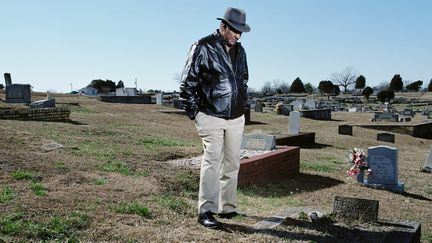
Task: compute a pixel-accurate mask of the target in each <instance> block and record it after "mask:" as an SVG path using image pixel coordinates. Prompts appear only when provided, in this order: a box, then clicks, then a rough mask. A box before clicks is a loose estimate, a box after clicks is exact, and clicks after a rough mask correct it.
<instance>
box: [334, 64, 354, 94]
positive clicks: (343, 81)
mask: <svg viewBox="0 0 432 243" xmlns="http://www.w3.org/2000/svg"><path fill="white" fill-rule="evenodd" d="M357 76H358V74H357V71H356V70H355V69H354V68H353V67H346V68H345V69H344V70H342V72H340V73H338V72H336V73H332V75H331V77H330V79H331V80H332V81H333V82H334V83H335V84H337V85H338V86H342V87H343V88H344V94H346V92H347V89H348V87H349V86H351V85H353V84H355V82H356V78H357Z"/></svg>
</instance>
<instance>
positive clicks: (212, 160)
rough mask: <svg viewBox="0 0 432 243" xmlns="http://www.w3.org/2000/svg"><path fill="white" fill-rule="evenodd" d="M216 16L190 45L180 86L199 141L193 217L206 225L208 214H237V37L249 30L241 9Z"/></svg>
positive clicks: (241, 57)
mask: <svg viewBox="0 0 432 243" xmlns="http://www.w3.org/2000/svg"><path fill="white" fill-rule="evenodd" d="M217 19H218V20H221V23H220V27H219V29H218V30H216V31H215V32H214V33H213V34H211V35H209V36H207V37H204V38H202V39H201V40H199V41H197V42H195V43H194V44H193V45H192V47H191V49H190V52H189V56H188V59H187V62H186V65H185V68H184V70H183V73H182V78H181V82H182V83H181V87H180V90H181V93H180V97H181V98H182V99H183V103H184V105H185V107H186V108H185V109H186V112H187V114H188V116H189V118H190V119H191V120H194V121H195V125H196V128H197V131H198V134H199V136H200V137H201V139H202V143H203V149H204V154H203V159H202V163H201V173H200V185H199V195H198V222H199V223H200V224H202V225H203V226H205V227H208V228H218V227H220V223H219V222H218V221H217V220H216V219H215V218H214V217H213V214H216V213H219V216H220V217H221V218H232V217H235V216H237V215H238V212H237V177H238V171H239V168H240V150H241V143H242V139H243V128H244V122H245V118H244V110H245V107H246V101H247V93H246V91H247V85H246V83H247V81H248V78H249V77H248V67H247V62H246V53H245V50H244V49H243V47H242V46H241V45H240V43H239V42H238V40H239V39H240V37H241V35H242V33H243V32H249V31H250V27H249V26H248V25H247V24H246V13H245V12H244V11H243V10H241V9H237V8H228V9H227V10H226V11H225V14H224V17H223V18H217Z"/></svg>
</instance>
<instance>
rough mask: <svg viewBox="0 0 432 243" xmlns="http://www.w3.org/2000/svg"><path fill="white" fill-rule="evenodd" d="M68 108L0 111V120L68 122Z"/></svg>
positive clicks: (8, 109)
mask: <svg viewBox="0 0 432 243" xmlns="http://www.w3.org/2000/svg"><path fill="white" fill-rule="evenodd" d="M69 115H70V110H69V109H68V108H64V107H61V108H43V109H10V108H7V109H0V119H7V120H34V121H68V120H69Z"/></svg>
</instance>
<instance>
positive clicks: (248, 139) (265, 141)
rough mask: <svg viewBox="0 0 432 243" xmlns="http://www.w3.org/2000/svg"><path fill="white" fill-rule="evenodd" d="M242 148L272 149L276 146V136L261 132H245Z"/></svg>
mask: <svg viewBox="0 0 432 243" xmlns="http://www.w3.org/2000/svg"><path fill="white" fill-rule="evenodd" d="M242 148H243V149H249V150H273V149H275V148H276V136H274V135H268V134H261V133H253V134H245V135H244V136H243V142H242Z"/></svg>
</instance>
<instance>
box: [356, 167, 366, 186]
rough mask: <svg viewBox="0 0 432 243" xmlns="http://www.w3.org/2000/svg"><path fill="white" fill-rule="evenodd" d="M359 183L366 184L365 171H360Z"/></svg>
mask: <svg viewBox="0 0 432 243" xmlns="http://www.w3.org/2000/svg"><path fill="white" fill-rule="evenodd" d="M357 182H358V183H363V182H364V170H362V169H360V171H359V173H358V174H357Z"/></svg>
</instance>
